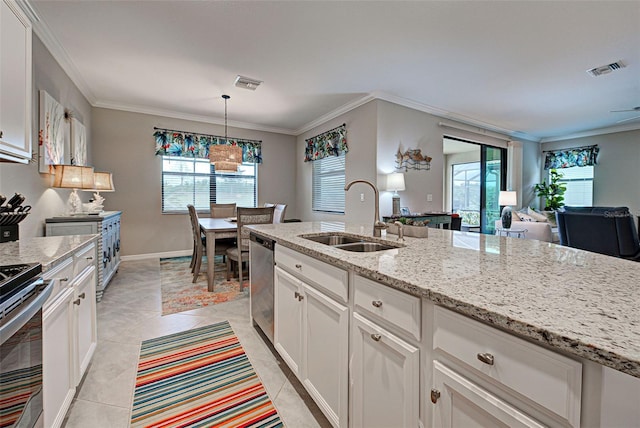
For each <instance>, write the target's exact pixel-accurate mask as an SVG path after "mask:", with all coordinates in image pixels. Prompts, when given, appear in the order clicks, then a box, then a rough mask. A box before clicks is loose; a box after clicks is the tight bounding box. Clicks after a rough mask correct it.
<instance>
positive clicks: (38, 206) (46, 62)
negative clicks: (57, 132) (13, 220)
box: [0, 34, 92, 237]
mask: <svg viewBox="0 0 640 428" xmlns="http://www.w3.org/2000/svg"><path fill="white" fill-rule="evenodd" d="M41 89H43V90H45V91H47V92H48V93H49V95H51V96H52V97H53V98H55V99H56V100H57V101H58V102H59V103H60V104H61V105H62V106H63V107H64V108H65V109H66V110H70V111H71V112H72V113H73V114H74V115H75V117H76V118H77V119H78V120H80V122H82V123H83V124H84V125H85V127H86V128H87V135H88V136H89V135H90V134H91V125H92V123H91V122H92V121H91V106H90V104H89V102H88V101H87V100H86V99H85V98H84V96H83V95H82V93H81V92H80V91H79V90H78V88H77V87H76V86H75V85H74V84H73V82H72V81H71V79H69V77H68V76H67V75H66V73H65V72H64V71H63V70H62V68H61V67H60V65H59V64H58V63H57V62H56V60H55V59H54V58H53V57H52V56H51V54H50V53H49V51H48V50H47V49H46V48H45V47H44V45H43V44H42V42H41V41H40V39H39V38H38V37H37V36H36V35H35V34H34V35H33V91H32V93H33V97H32V111H33V115H32V116H33V126H32V152H33V153H35V156H34V158H33V160H32V162H31V163H29V164H27V165H22V164H12V163H0V193H2V194H3V195H5V196H7V197H10V196H12V195H13V194H14V193H15V192H19V193H22V194H23V195H24V196H25V197H26V200H25V203H24V204H25V205H31V206H32V207H33V208H32V209H31V214H29V216H27V218H26V219H25V220H23V221H22V222H21V223H20V226H19V227H20V237H33V236H43V235H44V219H45V218H47V217H53V216H57V215H62V214H63V213H64V212H65V210H66V202H67V199H68V198H69V193H71V191H70V190H66V189H52V188H50V183H51V178H50V176H49V174H40V173H39V172H38V155H37V153H38V129H39V120H40V112H39V101H38V100H39V91H40V90H41ZM87 146H88V147H87V160H88V163H89V165H91V164H92V162H91V161H92V140H91V138H88V141H87ZM78 193H79V195H80V198H81V199H82V200H83V202H88V201H89V198H90V197H91V194H90V193H85V192H78Z"/></svg>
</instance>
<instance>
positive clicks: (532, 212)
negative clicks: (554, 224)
mask: <svg viewBox="0 0 640 428" xmlns="http://www.w3.org/2000/svg"><path fill="white" fill-rule="evenodd" d="M527 214H529V215H530V216H531V217H533V218H534V219H535V221H541V222H543V223H546V222H547V221H548V220H549V219H548V218H547V216H546V215H544V214H542V213H541V212H538V211H536V210H534V209H532V208H527Z"/></svg>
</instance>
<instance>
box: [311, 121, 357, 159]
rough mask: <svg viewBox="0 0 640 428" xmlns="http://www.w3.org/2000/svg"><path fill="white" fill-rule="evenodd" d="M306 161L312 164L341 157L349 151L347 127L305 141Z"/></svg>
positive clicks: (343, 125)
mask: <svg viewBox="0 0 640 428" xmlns="http://www.w3.org/2000/svg"><path fill="white" fill-rule="evenodd" d="M305 141H306V142H307V147H306V148H305V151H304V161H305V162H310V161H314V160H318V159H322V158H326V157H327V156H340V155H341V154H343V153H347V152H348V151H349V147H348V146H347V125H346V124H344V123H343V124H342V125H340V126H338V127H337V128H333V129H330V130H329V131H327V132H324V133H322V134H320V135H316V136H315V137H312V138H309V139H308V140H305Z"/></svg>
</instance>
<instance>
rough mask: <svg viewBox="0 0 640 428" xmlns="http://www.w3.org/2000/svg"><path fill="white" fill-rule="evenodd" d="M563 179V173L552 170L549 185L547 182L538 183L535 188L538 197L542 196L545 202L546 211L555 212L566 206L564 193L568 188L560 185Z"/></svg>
mask: <svg viewBox="0 0 640 428" xmlns="http://www.w3.org/2000/svg"><path fill="white" fill-rule="evenodd" d="M562 177H563V174H562V173H559V172H558V171H557V170H555V169H552V170H550V171H549V184H547V180H546V179H544V180H542V183H538V184H536V185H535V186H534V189H535V191H536V196H542V197H544V200H545V204H546V205H545V208H544V209H545V211H554V210H557V209H558V208H560V207H562V206H563V205H564V202H563V201H564V196H563V195H564V192H565V191H566V190H567V187H566V186H565V185H564V184H562V183H559V181H560V179H561V178H562Z"/></svg>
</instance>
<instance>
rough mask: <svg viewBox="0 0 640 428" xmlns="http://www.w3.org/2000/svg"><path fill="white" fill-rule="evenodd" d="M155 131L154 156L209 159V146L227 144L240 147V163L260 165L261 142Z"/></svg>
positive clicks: (165, 130)
mask: <svg viewBox="0 0 640 428" xmlns="http://www.w3.org/2000/svg"><path fill="white" fill-rule="evenodd" d="M155 129H156V131H155V132H154V133H153V136H154V138H155V140H156V156H179V157H183V158H203V159H209V146H212V145H216V144H228V145H232V146H240V148H241V149H242V162H248V163H262V142H261V141H258V140H240V139H238V138H228V139H227V140H225V138H224V137H221V136H218V135H207V134H197V133H194V132H183V131H175V130H172V129H158V128H155Z"/></svg>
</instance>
